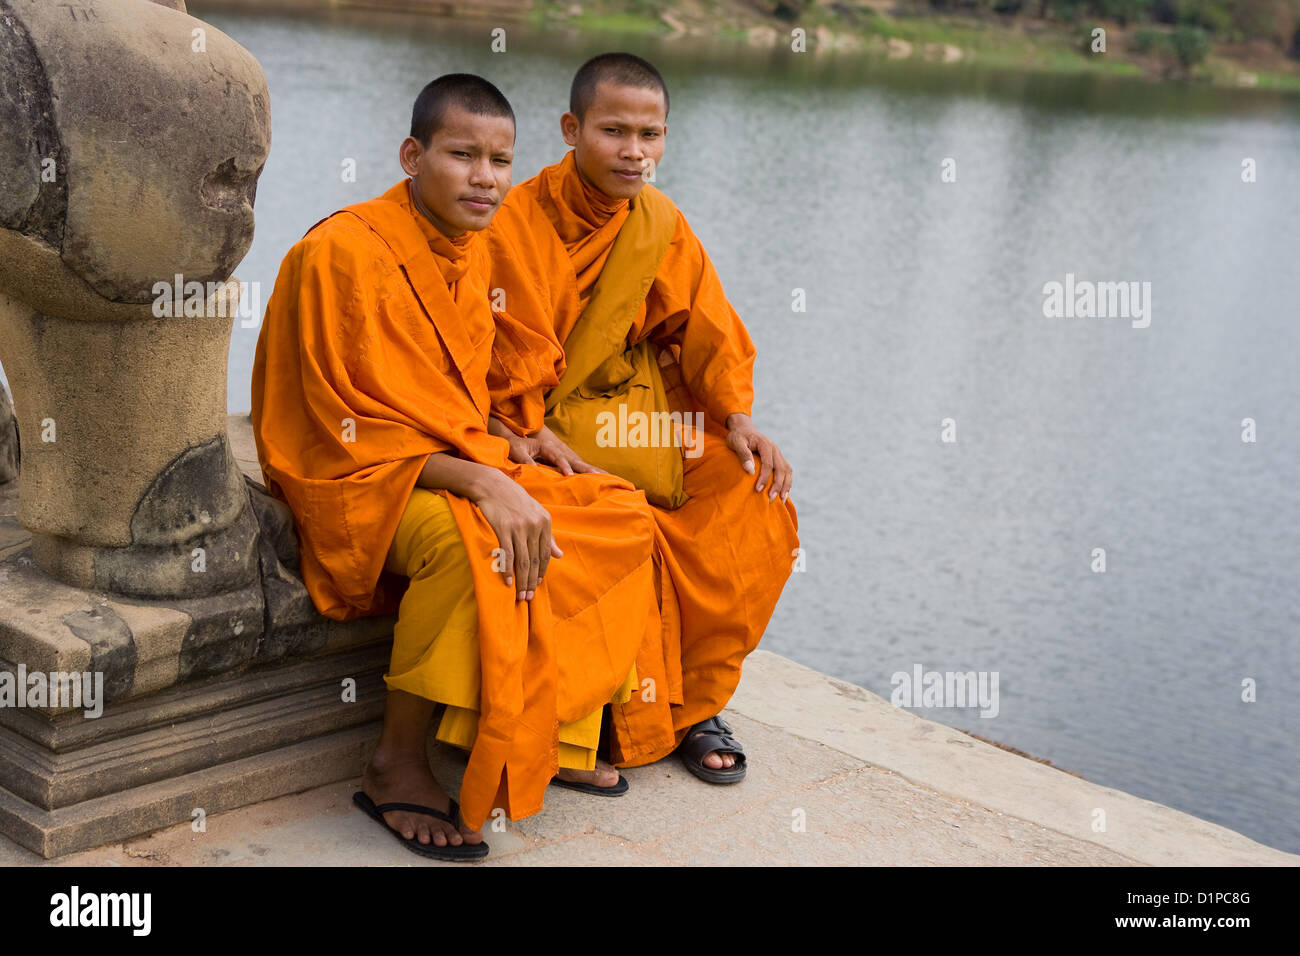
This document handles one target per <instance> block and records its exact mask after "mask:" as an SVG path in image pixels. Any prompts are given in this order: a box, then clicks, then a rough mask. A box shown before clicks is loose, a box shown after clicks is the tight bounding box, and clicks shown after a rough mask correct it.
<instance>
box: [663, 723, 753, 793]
mask: <svg viewBox="0 0 1300 956" xmlns="http://www.w3.org/2000/svg"><path fill="white" fill-rule="evenodd" d="M697 735H698V736H697ZM677 752H678V753H679V754H680V755H681V758H682V763H684V764H686V769H687V770H689V771H690V772H691V773H693V774H695V776H697V777H699V778H700V779H701V780H706V781H708V782H709V783H740V781H742V780H744V779H745V748H744V747H742V746H740V741H738V740H736V738H734V737H732V736H731V726H730V725H729V724H728V723H727V722H726V721H725V720H723V719H722V718H721V717H710V718H709V719H708V720H701V721H700V722H699V723H698V724H696V725H695V726H694V727H692V728H691V729H690V730H689V731H687V732H686V737H685V738H683V740H682V742H681V744H680V745H679V746H678V748H677ZM711 753H724V754H732V755H733V756H734V757H735V758H736V762H735V763H734V764H732V765H731V766H730V767H727V768H725V769H723V770H714V769H713V768H712V767H706V766H705V765H704V758H705V757H707V756H708V755H709V754H711Z"/></svg>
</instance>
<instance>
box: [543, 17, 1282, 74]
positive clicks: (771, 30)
mask: <svg viewBox="0 0 1300 956" xmlns="http://www.w3.org/2000/svg"><path fill="white" fill-rule="evenodd" d="M527 16H528V18H529V19H530V20H531V22H532V23H533V24H534V25H536V26H538V27H554V26H558V25H566V26H568V27H569V28H571V29H575V30H578V31H580V32H583V33H600V34H611V35H619V34H621V35H629V34H642V35H645V34H649V35H654V36H660V37H665V38H670V37H673V36H688V37H697V38H708V39H714V40H731V41H735V42H737V43H742V44H748V45H750V46H754V47H766V48H772V47H775V46H777V45H778V44H780V45H789V44H791V43H792V42H793V38H792V31H794V30H795V29H796V28H801V29H802V30H804V31H805V34H806V49H807V52H808V53H810V54H812V55H815V56H827V55H829V56H836V55H840V56H843V55H870V56H883V57H889V58H894V59H906V58H921V59H927V60H936V61H942V62H978V63H982V64H986V65H989V66H997V67H1011V68H1017V69H1024V70H1032V71H1040V72H1048V73H1056V74H1079V73H1100V74H1109V75H1114V76H1137V77H1144V78H1148V79H1152V80H1162V81H1168V82H1183V83H1206V84H1212V85H1216V86H1234V87H1235V86H1250V87H1257V88H1262V89H1285V90H1295V91H1300V61H1297V60H1295V59H1293V58H1291V57H1289V56H1287V55H1286V54H1285V53H1283V52H1282V51H1281V50H1279V49H1278V48H1277V46H1276V44H1269V43H1265V42H1262V41H1258V40H1257V41H1254V42H1251V43H1246V42H1238V43H1226V42H1215V41H1213V40H1212V39H1210V38H1209V35H1208V34H1207V33H1206V32H1205V31H1203V30H1201V29H1200V28H1198V27H1186V26H1184V27H1181V28H1179V27H1167V26H1163V25H1160V24H1150V23H1138V22H1130V23H1128V24H1121V23H1119V22H1116V21H1113V20H1106V19H1095V18H1091V17H1088V16H1086V15H1080V16H1079V19H1078V20H1077V21H1076V22H1073V23H1071V22H1067V21H1061V20H1057V19H1043V18H1036V17H1028V16H1014V17H1012V16H1001V15H996V14H989V13H981V12H979V11H977V10H972V11H971V12H969V13H965V14H955V13H947V12H939V11H935V10H934V9H933V7H932V6H931V4H930V3H929V2H920V3H915V2H914V3H908V2H897V3H895V2H889V0H866V2H856V3H854V2H835V3H831V2H825V0H818V2H808V3H806V4H804V3H800V2H798V0H789V2H780V0H777V2H761V0H753V2H745V0H687V2H681V3H654V2H648V0H587V2H582V3H575V2H572V0H536V2H534V3H533V4H532V5H531V10H530V11H529V12H528V13H527ZM1095 27H1101V28H1103V29H1104V30H1105V31H1106V49H1105V52H1094V51H1093V50H1092V49H1091V47H1092V45H1093V44H1092V40H1093V37H1092V30H1093V29H1094V28H1095ZM1180 29H1181V33H1182V35H1181V36H1180V35H1176V31H1179V30H1180ZM1188 34H1191V35H1192V37H1191V38H1192V39H1193V40H1194V41H1199V42H1202V43H1203V44H1204V47H1203V49H1200V50H1196V51H1195V52H1194V54H1192V55H1195V56H1196V60H1195V61H1194V62H1188V61H1187V60H1185V59H1182V58H1180V54H1181V53H1182V52H1183V50H1182V48H1181V47H1180V46H1179V41H1182V40H1185V39H1186V38H1187V35H1188ZM1187 59H1188V60H1190V56H1189V57H1188V58H1187Z"/></svg>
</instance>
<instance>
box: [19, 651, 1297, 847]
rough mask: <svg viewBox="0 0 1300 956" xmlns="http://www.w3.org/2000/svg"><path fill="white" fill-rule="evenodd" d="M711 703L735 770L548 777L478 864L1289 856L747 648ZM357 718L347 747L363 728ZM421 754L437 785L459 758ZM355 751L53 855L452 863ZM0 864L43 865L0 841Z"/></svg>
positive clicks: (452, 775) (452, 780)
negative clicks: (388, 827)
mask: <svg viewBox="0 0 1300 956" xmlns="http://www.w3.org/2000/svg"><path fill="white" fill-rule="evenodd" d="M727 714H728V718H729V719H730V720H732V721H733V723H734V726H735V729H736V732H737V735H738V736H739V737H740V739H741V740H742V741H743V742H744V744H745V748H746V751H747V753H748V754H749V755H750V771H749V775H748V778H747V779H746V780H745V781H744V782H743V783H742V784H740V785H738V786H735V787H714V786H710V785H709V784H706V783H703V782H702V781H699V780H696V779H695V778H694V777H692V776H691V775H690V774H689V773H687V772H686V771H685V769H684V768H683V767H682V766H681V765H680V764H679V763H678V762H677V761H676V760H674V759H672V758H669V759H667V760H664V761H661V762H660V763H657V764H652V765H650V766H648V767H636V768H633V769H630V770H624V771H623V773H624V775H625V776H626V777H627V779H628V781H629V783H630V785H631V789H630V791H629V793H628V794H627V795H626V796H624V797H621V798H618V799H615V800H611V799H602V798H593V797H587V796H584V795H582V794H578V793H574V792H572V791H568V790H560V789H555V790H553V791H551V792H549V793H548V794H547V804H546V808H545V809H544V810H542V812H541V813H540V814H537V815H536V816H533V817H530V818H528V819H526V820H520V821H518V822H514V823H510V824H509V825H508V826H507V828H506V829H505V830H504V831H503V832H493V831H492V830H491V829H490V828H489V830H488V832H487V834H486V836H487V840H488V842H489V843H490V844H491V846H492V853H491V855H490V856H489V857H488V859H487V861H486V862H485V863H484V864H482V865H486V866H520V865H523V866H546V865H568V866H572V865H584V866H587V865H590V866H617V865H658V866H664V865H678V866H680V865H683V864H715V865H807V864H832V865H834V864H843V865H864V864H865V865H904V866H915V865H922V866H924V865H948V866H952V865H957V866H986V865H989V866H1007V865H1010V866H1016V865H1040V866H1041V865H1055V866H1098V865H1109V866H1135V865H1174V866H1296V865H1300V856H1296V855H1295V854H1290V853H1284V852H1281V851H1279V850H1274V849H1271V848H1269V847H1266V846H1262V845H1261V844H1258V843H1255V842H1254V841H1252V840H1249V839H1248V838H1246V837H1244V836H1242V835H1241V834H1239V833H1235V832H1233V831H1231V830H1228V829H1226V828H1224V827H1220V826H1216V825H1215V824H1212V823H1208V822H1206V821H1204V820H1199V819H1197V818H1195V817H1192V816H1190V815H1188V814H1186V813H1181V812H1179V811H1177V810H1172V809H1170V808H1168V807H1164V806H1161V805H1159V804H1156V803H1151V802H1150V801H1147V800H1142V799H1140V798H1138V797H1134V796H1132V795H1130V794H1126V793H1122V792H1120V791H1117V790H1113V789H1110V788H1106V787H1100V786H1097V785H1095V784H1093V783H1090V782H1088V781H1086V780H1082V779H1080V778H1079V777H1076V776H1073V775H1071V774H1068V773H1065V772H1063V771H1060V770H1057V769H1055V768H1053V767H1049V766H1045V765H1043V764H1040V763H1037V762H1035V761H1033V760H1028V759H1025V758H1023V757H1020V756H1017V755H1015V754H1012V753H1008V752H1007V751H1004V750H1001V749H999V748H997V747H993V746H990V745H988V744H984V743H981V742H980V741H977V740H974V739H972V738H970V737H968V736H966V735H965V734H962V733H961V732H959V731H956V730H953V729H952V728H949V727H945V726H943V725H942V724H937V723H934V722H933V721H929V720H925V719H923V718H921V717H917V716H915V715H913V714H910V713H908V712H905V711H901V710H898V709H896V708H894V707H892V706H891V705H890V704H889V703H888V702H887V701H885V700H882V699H881V698H879V697H877V696H875V695H874V694H872V693H870V692H869V691H867V690H865V689H863V688H860V687H856V686H854V685H852V684H846V683H844V682H841V681H837V680H834V679H832V678H829V677H826V676H825V675H823V674H819V673H817V672H816V671H814V670H811V669H809V668H807V667H803V666H801V665H799V664H796V663H794V662H793V661H790V660H787V659H785V658H782V657H779V656H778V655H776V654H772V653H768V652H765V651H757V652H755V653H754V654H753V655H752V656H751V657H750V658H749V660H748V661H747V662H746V665H745V675H744V679H743V680H742V681H741V685H740V689H739V691H738V692H737V694H736V697H735V698H734V700H733V701H732V705H731V707H730V708H729V709H728V711H727ZM363 731H364V728H358V729H357V731H356V732H357V733H358V735H361V736H363ZM369 733H370V736H369V737H368V739H367V740H365V741H364V746H361V750H365V751H368V750H369V748H370V747H371V746H373V744H374V740H375V735H376V731H375V730H374V729H372V730H371V731H370V732H369ZM432 753H433V761H434V769H435V772H436V773H437V775H438V777H439V779H440V780H442V781H443V782H444V784H446V785H448V789H449V790H450V791H451V792H452V793H453V795H454V793H455V791H456V787H455V784H456V783H457V782H458V781H459V779H460V775H461V773H463V771H464V760H463V757H461V756H460V754H459V753H458V752H455V751H451V750H450V748H446V747H438V748H436V749H435V750H433V751H432ZM362 756H363V755H362V754H361V753H358V756H357V760H358V763H357V772H356V775H355V776H354V777H353V778H352V779H350V780H345V781H343V782H339V783H331V784H327V785H325V786H315V785H314V782H313V781H312V780H311V779H310V777H309V776H308V775H306V774H304V776H303V777H302V778H300V779H296V780H294V781H293V785H292V789H295V790H303V791H304V792H301V793H297V794H296V795H294V796H286V797H280V798H278V799H273V800H268V801H266V802H264V803H259V804H257V805H255V806H247V807H244V808H242V809H238V810H233V811H231V812H229V813H223V814H215V812H214V811H212V809H211V807H209V817H208V820H207V830H206V832H205V833H195V832H194V831H193V830H192V829H191V827H190V826H188V825H184V824H182V825H180V826H175V827H172V828H170V829H166V830H160V831H158V832H156V833H154V834H152V835H150V836H147V837H142V838H138V839H132V840H129V841H127V842H125V843H118V844H116V845H112V846H103V847H99V848H97V849H94V850H89V851H86V852H82V853H76V854H74V855H71V856H67V857H64V858H63V859H61V860H59V861H58V863H67V864H72V865H90V866H96V865H100V866H102V865H112V866H196V865H290V866H292V865H299V866H301V865H334V866H364V865H396V866H456V865H459V864H439V863H435V862H432V861H428V860H424V859H422V858H420V857H418V856H415V855H414V854H412V853H410V852H409V851H407V850H405V849H403V848H402V847H401V846H399V845H398V843H397V841H396V840H394V839H393V838H392V837H390V836H389V835H387V834H386V833H383V832H381V830H380V829H379V827H378V826H377V825H376V824H375V823H374V822H373V821H372V820H370V819H369V818H368V817H366V816H365V815H364V814H363V813H361V812H360V811H359V810H357V809H356V808H355V807H354V806H353V805H352V804H351V795H352V792H353V791H354V790H356V789H357V787H358V785H359V782H360V781H359V769H360V766H361V763H360V761H361V758H362ZM307 787H314V789H305V788H307ZM195 805H196V806H197V805H199V804H195ZM205 806H206V805H205ZM213 806H216V804H213ZM1094 807H1102V808H1104V809H1105V810H1106V817H1107V822H1108V832H1107V833H1102V834H1097V833H1093V832H1092V830H1091V821H1092V816H1091V811H1092V809H1093V808H1094ZM796 811H802V815H801V816H802V822H803V823H804V829H803V830H802V831H800V830H798V829H796V828H795V826H794V823H795V821H796V819H797V817H796ZM0 865H48V864H46V863H45V861H43V860H41V859H40V858H39V857H37V856H36V855H35V854H32V853H30V852H28V851H26V850H23V849H21V848H19V847H16V846H14V845H13V844H8V843H6V842H5V841H3V840H0ZM55 865H57V864H55Z"/></svg>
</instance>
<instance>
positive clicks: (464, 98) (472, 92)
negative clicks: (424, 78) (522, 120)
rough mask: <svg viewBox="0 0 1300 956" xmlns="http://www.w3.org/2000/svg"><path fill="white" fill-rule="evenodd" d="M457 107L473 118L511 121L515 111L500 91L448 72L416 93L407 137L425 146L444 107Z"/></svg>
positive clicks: (468, 75)
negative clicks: (499, 118) (498, 118)
mask: <svg viewBox="0 0 1300 956" xmlns="http://www.w3.org/2000/svg"><path fill="white" fill-rule="evenodd" d="M452 106H459V107H460V108H461V109H463V110H464V111H465V112H467V113H472V114H474V115H475V116H495V117H501V118H503V119H509V120H510V122H511V123H513V122H514V121H515V111H514V110H512V109H511V108H510V101H509V100H507V99H506V98H505V96H504V95H503V94H502V92H501V91H500V90H498V89H497V88H496V87H495V86H493V85H492V84H491V83H489V82H488V81H487V80H485V79H483V77H481V76H475V75H474V74H473V73H448V74H446V75H445V76H440V77H438V78H437V79H436V80H434V81H432V82H431V83H429V84H428V85H427V86H425V88H424V89H422V90H420V95H419V96H417V97H416V98H415V108H414V109H413V110H411V135H412V136H413V137H415V138H416V139H417V140H419V141H420V145H422V146H426V147H427V146H428V145H429V139H430V137H432V136H433V134H434V133H436V132H438V130H440V129H441V128H442V124H443V119H444V118H445V117H446V115H447V109H448V107H452Z"/></svg>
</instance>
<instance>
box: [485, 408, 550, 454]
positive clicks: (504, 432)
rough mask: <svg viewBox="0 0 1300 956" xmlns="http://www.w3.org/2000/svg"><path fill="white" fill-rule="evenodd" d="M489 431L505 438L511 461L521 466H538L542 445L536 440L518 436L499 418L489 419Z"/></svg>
mask: <svg viewBox="0 0 1300 956" xmlns="http://www.w3.org/2000/svg"><path fill="white" fill-rule="evenodd" d="M488 431H489V432H490V433H491V434H493V435H496V436H497V437H498V438H504V439H505V440H506V441H507V442H508V443H509V445H510V460H511V461H513V462H515V463H516V464H520V465H535V464H537V452H538V450H539V449H540V447H541V444H540V443H539V442H538V441H537V439H536V438H530V437H528V436H526V435H516V434H515V432H514V429H512V428H511V427H510V426H509V425H507V424H506V423H505V422H503V421H501V419H499V418H489V419H488Z"/></svg>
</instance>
